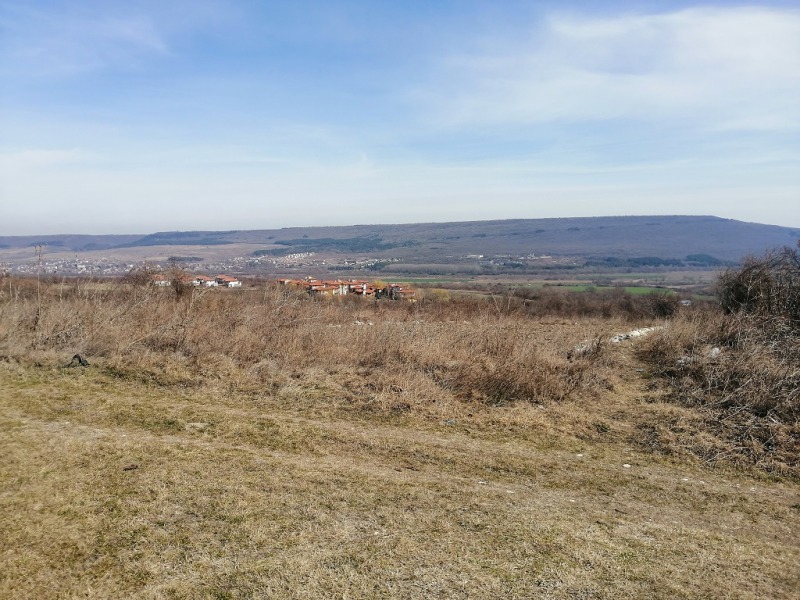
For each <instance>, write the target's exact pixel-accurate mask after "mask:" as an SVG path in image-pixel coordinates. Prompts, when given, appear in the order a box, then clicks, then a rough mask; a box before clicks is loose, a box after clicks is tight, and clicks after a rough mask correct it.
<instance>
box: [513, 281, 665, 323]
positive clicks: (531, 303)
mask: <svg viewBox="0 0 800 600" xmlns="http://www.w3.org/2000/svg"><path fill="white" fill-rule="evenodd" d="M514 294H515V296H516V297H518V298H520V299H522V301H523V304H524V306H525V309H526V312H528V313H529V314H533V315H540V316H543V315H557V316H561V317H569V318H604V319H609V318H620V319H626V320H629V321H637V320H645V319H653V318H671V317H673V316H675V315H676V314H677V312H678V308H679V306H680V304H679V301H678V297H677V296H676V295H674V294H672V293H670V292H667V291H663V292H662V291H658V292H654V293H652V294H645V295H633V294H630V293H628V292H626V291H625V290H624V289H622V288H620V289H615V290H611V291H605V292H599V291H592V290H588V291H585V292H581V293H575V292H563V291H555V290H515V292H514Z"/></svg>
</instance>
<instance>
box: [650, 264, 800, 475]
mask: <svg viewBox="0 0 800 600" xmlns="http://www.w3.org/2000/svg"><path fill="white" fill-rule="evenodd" d="M798 275H800V263H799V262H798V261H797V252H796V251H784V252H780V253H777V254H776V253H769V254H767V255H766V256H765V257H764V258H763V259H761V260H756V259H750V260H748V261H746V262H745V264H744V265H743V267H742V268H741V269H740V270H738V271H728V272H726V273H725V274H724V275H723V276H722V277H721V279H720V282H719V288H718V290H719V299H720V304H721V306H722V308H723V311H719V310H717V311H712V310H710V309H705V310H700V311H691V312H688V313H686V314H684V315H683V317H682V318H681V319H679V320H678V321H677V322H675V323H673V324H672V326H671V327H670V328H668V329H666V330H664V331H662V332H660V333H659V334H657V335H653V336H651V337H650V338H649V339H647V340H646V341H645V342H644V343H643V344H642V346H641V347H640V351H639V356H640V357H641V358H642V359H644V360H645V361H646V362H648V363H649V364H650V366H651V369H652V371H653V373H654V374H655V375H657V376H659V377H661V378H663V379H665V380H666V381H667V382H668V384H669V390H670V391H669V399H670V400H671V401H673V402H676V403H679V404H681V405H683V406H691V407H698V408H700V409H702V410H703V411H704V414H705V415H706V427H707V429H708V430H710V431H711V432H713V434H714V436H715V437H714V438H713V439H709V438H705V439H702V438H698V439H697V440H695V442H694V443H693V444H692V445H693V450H694V451H695V452H696V453H697V454H699V455H701V456H703V457H704V458H706V459H707V460H709V461H711V462H717V461H725V462H734V463H740V464H741V463H749V464H755V465H757V466H759V467H760V468H764V469H766V470H770V471H774V472H779V473H792V474H795V475H797V474H800V460H799V459H798V456H800V327H798V324H799V323H800V320H797V318H796V317H797V313H796V308H795V302H796V299H797V298H798V296H797V295H796V294H797V289H796V287H795V286H796V285H797V283H798V282H800V277H798ZM789 290H792V292H791V293H790V292H789ZM793 294H794V295H793Z"/></svg>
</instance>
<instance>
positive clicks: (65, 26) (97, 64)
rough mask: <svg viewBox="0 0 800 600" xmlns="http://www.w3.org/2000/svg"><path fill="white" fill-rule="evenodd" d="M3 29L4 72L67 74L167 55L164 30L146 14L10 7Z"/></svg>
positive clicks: (0, 14)
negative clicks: (95, 12)
mask: <svg viewBox="0 0 800 600" xmlns="http://www.w3.org/2000/svg"><path fill="white" fill-rule="evenodd" d="M0 32H2V36H3V37H4V38H5V42H4V44H3V46H4V47H3V55H4V56H3V61H2V65H3V67H2V74H3V75H5V76H9V75H13V76H15V77H23V76H27V77H28V78H41V77H63V76H68V75H74V74H78V73H83V72H88V71H94V70H97V69H102V68H107V67H111V66H119V65H120V64H122V65H125V66H131V65H133V64H135V63H137V62H138V61H141V60H145V59H147V58H149V57H153V56H164V55H166V54H168V53H169V45H168V43H167V41H166V39H165V37H164V35H163V33H162V32H161V31H159V28H158V26H157V24H156V23H154V22H153V20H152V19H151V18H150V17H149V16H146V15H137V14H119V15H108V14H102V13H101V14H100V15H96V14H88V13H86V12H83V11H79V10H64V11H62V12H57V13H54V12H47V11H42V10H37V9H35V8H30V9H29V8H16V9H9V8H8V7H6V8H4V9H2V11H0Z"/></svg>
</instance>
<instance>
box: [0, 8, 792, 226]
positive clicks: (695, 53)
mask: <svg viewBox="0 0 800 600" xmlns="http://www.w3.org/2000/svg"><path fill="white" fill-rule="evenodd" d="M624 214H713V215H717V216H721V217H726V218H734V219H741V220H746V221H756V222H762V223H773V224H779V225H787V226H792V227H800V5H798V3H797V2H796V1H793V2H778V1H776V2H759V3H751V4H747V3H734V2H711V3H704V4H697V3H694V2H655V1H652V2H645V1H620V2H602V3H601V2H588V1H584V2H579V1H574V2H570V1H565V2H557V3H556V2H535V1H528V2H516V1H497V2H488V1H482V2H477V1H474V2H473V1H469V0H453V1H437V2H430V1H415V0H409V1H407V2H383V1H377V0H375V1H371V2H367V1H350V2H337V1H328V2H313V1H307V2H304V1H293V2H261V1H256V0H250V1H245V0H234V1H225V2H222V1H215V0H192V1H186V2H183V1H172V0H161V1H138V0H129V1H126V2H122V1H119V2H117V1H109V0H105V1H98V2H91V1H80V0H72V1H60V0H53V1H48V2H45V1H26V2H22V1H16V2H4V1H3V0H0V234H3V235H25V234H36V233H67V232H69V233H147V232H151V231H157V230H174V229H179V230H192V229H257V228H273V227H286V226H302V225H346V224H356V223H408V222H420V221H426V222H427V221H461V220H476V219H498V218H538V217H566V216H596V215H624Z"/></svg>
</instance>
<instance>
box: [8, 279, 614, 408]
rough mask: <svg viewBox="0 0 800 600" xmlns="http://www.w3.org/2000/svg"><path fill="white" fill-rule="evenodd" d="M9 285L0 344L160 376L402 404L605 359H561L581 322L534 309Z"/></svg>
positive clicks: (472, 396)
mask: <svg viewBox="0 0 800 600" xmlns="http://www.w3.org/2000/svg"><path fill="white" fill-rule="evenodd" d="M12 291H14V293H12V294H6V295H5V296H4V297H3V298H2V302H1V303H0V316H2V323H3V329H2V330H0V331H2V337H1V338H0V354H2V355H4V356H6V357H8V358H11V359H14V360H27V359H30V358H31V357H35V360H38V361H40V362H42V361H43V362H45V363H46V362H48V360H49V362H54V361H53V356H54V355H53V354H52V353H63V354H61V355H60V356H62V357H63V359H62V360H64V361H66V360H68V359H69V357H71V356H72V354H74V353H76V352H77V353H81V354H83V355H86V356H88V357H91V359H92V360H93V362H94V361H100V363H98V364H100V365H101V366H102V368H105V369H107V370H108V371H109V373H111V374H113V375H115V376H118V377H126V378H133V379H139V380H142V381H146V382H149V383H157V384H161V385H182V386H194V385H198V384H200V383H203V384H209V383H217V384H219V385H223V386H228V387H235V388H237V389H240V390H250V391H253V392H254V393H256V392H262V393H263V392H267V393H278V392H279V391H280V390H282V389H284V388H287V387H292V386H295V388H296V387H297V386H300V387H302V388H303V389H306V390H308V389H313V388H315V387H317V388H320V389H321V390H322V388H324V390H323V391H324V392H325V393H327V394H328V395H329V396H332V397H335V398H337V399H338V400H339V401H343V402H348V403H350V404H351V405H353V406H355V407H361V408H365V407H368V408H377V409H380V410H388V411H403V410H411V409H412V408H415V407H419V406H421V405H423V404H429V405H430V404H432V403H442V404H452V403H453V402H454V401H457V402H480V403H484V404H488V405H498V404H509V403H513V402H517V401H524V402H535V403H547V402H551V401H563V400H565V399H567V398H570V397H573V396H575V395H579V394H581V393H583V392H585V391H587V390H591V389H593V388H594V386H596V385H598V384H602V382H603V379H604V375H603V370H604V369H605V368H606V366H607V365H606V364H605V363H604V358H603V353H602V352H595V353H591V354H587V355H586V356H584V357H582V358H581V359H580V360H567V350H568V349H570V348H571V347H573V346H574V345H575V344H576V343H577V342H579V341H580V338H579V337H578V336H581V337H583V336H585V335H586V331H583V330H576V331H574V332H573V333H572V337H566V338H563V339H561V338H559V337H558V336H555V339H549V340H548V339H542V335H541V331H540V330H538V329H537V327H540V326H541V324H540V323H539V322H538V321H536V320H533V319H531V318H530V317H529V316H527V315H526V314H524V313H521V312H516V311H510V312H504V311H497V310H496V309H495V308H494V307H492V306H491V305H490V304H487V303H486V302H483V303H479V302H474V301H465V302H460V301H459V302H450V301H447V302H432V301H426V302H422V303H419V304H418V305H414V304H409V303H403V302H391V301H381V302H375V301H359V302H354V301H346V302H337V301H315V300H312V299H310V298H308V297H307V296H305V295H304V294H298V293H297V292H295V291H293V290H290V289H287V288H283V287H274V286H265V287H263V288H259V289H248V290H202V289H192V290H190V291H189V292H188V293H187V292H183V293H181V294H177V293H176V292H175V291H174V290H171V289H169V288H167V289H163V288H156V287H154V286H149V285H139V284H138V283H137V282H134V283H124V282H115V283H108V282H105V283H102V282H87V281H83V282H77V281H76V282H72V283H70V284H69V285H66V286H64V285H60V284H57V283H55V284H54V283H51V284H47V285H43V286H42V293H41V296H40V297H39V296H37V295H36V294H33V293H32V290H31V286H30V282H23V281H21V280H16V281H15V282H13V283H12ZM34 291H35V290H34ZM545 337H548V336H545ZM549 337H551V338H552V336H549ZM56 356H58V354H56ZM48 357H49V358H48Z"/></svg>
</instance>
